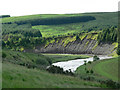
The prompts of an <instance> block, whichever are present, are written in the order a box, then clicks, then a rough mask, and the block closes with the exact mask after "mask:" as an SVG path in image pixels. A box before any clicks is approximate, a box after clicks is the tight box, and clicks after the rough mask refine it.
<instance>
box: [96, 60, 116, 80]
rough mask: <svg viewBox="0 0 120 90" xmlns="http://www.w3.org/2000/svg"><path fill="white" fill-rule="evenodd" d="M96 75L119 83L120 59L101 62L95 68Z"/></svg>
mask: <svg viewBox="0 0 120 90" xmlns="http://www.w3.org/2000/svg"><path fill="white" fill-rule="evenodd" d="M94 70H95V71H96V73H98V74H100V75H102V76H105V77H107V78H109V79H112V80H114V81H118V58H115V59H110V60H106V61H104V62H100V63H98V64H96V65H95V66H94Z"/></svg>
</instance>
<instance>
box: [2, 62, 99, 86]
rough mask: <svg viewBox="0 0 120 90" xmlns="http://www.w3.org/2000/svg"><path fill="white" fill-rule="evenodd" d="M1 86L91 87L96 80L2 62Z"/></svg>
mask: <svg viewBox="0 0 120 90" xmlns="http://www.w3.org/2000/svg"><path fill="white" fill-rule="evenodd" d="M2 82H3V88H90V87H91V88H93V87H99V86H100V84H99V83H97V82H89V81H84V80H80V79H79V78H77V77H71V76H65V75H59V74H50V73H48V72H46V71H42V70H38V69H28V68H26V67H23V66H19V65H15V64H11V63H8V62H5V63H3V81H2Z"/></svg>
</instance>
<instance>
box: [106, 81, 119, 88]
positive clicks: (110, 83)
mask: <svg viewBox="0 0 120 90" xmlns="http://www.w3.org/2000/svg"><path fill="white" fill-rule="evenodd" d="M104 83H105V84H106V85H107V87H110V88H120V83H117V82H114V81H112V80H106V81H105V82H104Z"/></svg>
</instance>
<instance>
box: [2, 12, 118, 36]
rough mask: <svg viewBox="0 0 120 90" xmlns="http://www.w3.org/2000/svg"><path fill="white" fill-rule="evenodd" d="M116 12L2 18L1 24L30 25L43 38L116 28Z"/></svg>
mask: <svg viewBox="0 0 120 90" xmlns="http://www.w3.org/2000/svg"><path fill="white" fill-rule="evenodd" d="M117 16H118V15H117V12H110V13H82V14H47V15H45V14H41V15H28V16H20V17H8V18H3V20H2V23H8V24H12V23H17V24H18V25H21V24H26V23H27V24H28V23H29V24H31V25H32V26H33V27H32V28H34V29H39V30H40V31H41V33H42V35H43V37H51V36H58V35H63V34H64V35H66V34H69V33H79V32H84V31H92V30H101V29H104V28H109V27H111V26H117Z"/></svg>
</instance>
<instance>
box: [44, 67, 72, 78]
mask: <svg viewBox="0 0 120 90" xmlns="http://www.w3.org/2000/svg"><path fill="white" fill-rule="evenodd" d="M46 70H47V71H48V72H50V73H58V74H66V75H71V76H72V75H74V74H73V73H72V71H71V70H69V71H68V70H66V71H64V70H63V68H60V67H58V66H54V65H51V66H49V67H47V68H46Z"/></svg>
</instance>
